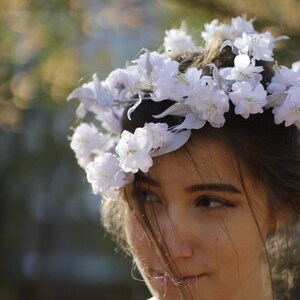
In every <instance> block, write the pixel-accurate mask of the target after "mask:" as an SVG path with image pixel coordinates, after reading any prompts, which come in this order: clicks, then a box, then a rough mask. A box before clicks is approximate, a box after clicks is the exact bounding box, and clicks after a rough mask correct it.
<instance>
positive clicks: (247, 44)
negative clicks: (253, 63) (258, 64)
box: [233, 31, 275, 61]
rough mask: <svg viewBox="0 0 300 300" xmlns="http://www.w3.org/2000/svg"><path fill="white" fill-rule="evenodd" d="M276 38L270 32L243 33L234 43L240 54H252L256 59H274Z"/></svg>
mask: <svg viewBox="0 0 300 300" xmlns="http://www.w3.org/2000/svg"><path fill="white" fill-rule="evenodd" d="M274 41H275V40H274V38H273V36H272V34H271V33H270V32H268V31H267V32H264V33H252V34H247V33H245V32H244V33H243V35H242V37H241V38H237V39H235V41H234V43H233V45H234V46H235V47H236V48H237V49H238V50H239V53H240V54H247V55H249V56H252V57H253V58H254V59H255V60H265V61H273V60H274V59H273V48H274Z"/></svg>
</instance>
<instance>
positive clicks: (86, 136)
mask: <svg viewBox="0 0 300 300" xmlns="http://www.w3.org/2000/svg"><path fill="white" fill-rule="evenodd" d="M70 146H71V149H72V150H73V151H74V153H75V156H76V158H77V162H78V164H79V165H80V166H81V167H82V168H84V167H85V166H86V165H87V164H88V163H89V162H90V161H92V159H93V156H94V155H95V154H96V153H98V152H99V151H101V150H102V151H106V150H108V149H109V148H110V147H112V146H113V144H112V139H111V138H110V137H108V136H107V135H105V134H103V133H101V132H99V131H98V130H97V128H96V127H95V126H94V125H93V124H86V123H82V124H80V125H79V126H78V127H77V128H76V129H75V131H74V134H73V136H72V138H71V143H70Z"/></svg>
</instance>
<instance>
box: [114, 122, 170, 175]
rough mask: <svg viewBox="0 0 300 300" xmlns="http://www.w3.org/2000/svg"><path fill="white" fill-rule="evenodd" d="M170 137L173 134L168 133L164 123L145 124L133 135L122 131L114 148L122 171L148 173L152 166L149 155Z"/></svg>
mask: <svg viewBox="0 0 300 300" xmlns="http://www.w3.org/2000/svg"><path fill="white" fill-rule="evenodd" d="M172 137H173V134H172V133H171V132H169V131H168V125H167V124H165V123H156V124H155V123H146V124H145V126H144V127H143V128H137V129H136V130H135V131H134V133H133V134H132V133H130V132H129V131H126V130H124V131H123V132H122V135H121V138H120V141H119V143H118V145H117V146H116V153H117V154H118V155H119V157H120V158H119V160H120V166H121V168H122V170H124V171H125V172H132V173H136V172H138V170H141V171H142V172H144V173H146V172H148V171H149V168H150V167H151V166H152V164H153V161H152V158H151V154H152V153H153V152H155V150H157V149H158V148H159V147H161V146H163V144H164V143H166V142H169V141H170V140H171V139H172Z"/></svg>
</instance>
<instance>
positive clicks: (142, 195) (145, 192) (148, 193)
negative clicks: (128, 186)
mask: <svg viewBox="0 0 300 300" xmlns="http://www.w3.org/2000/svg"><path fill="white" fill-rule="evenodd" d="M147 196H148V197H149V196H150V197H154V198H156V200H150V199H149V200H146V199H145V198H146V197H147ZM134 197H135V198H136V199H137V200H139V201H141V202H144V203H161V200H160V199H159V197H158V196H157V195H156V194H155V193H153V192H151V191H148V190H143V189H140V190H136V191H134Z"/></svg>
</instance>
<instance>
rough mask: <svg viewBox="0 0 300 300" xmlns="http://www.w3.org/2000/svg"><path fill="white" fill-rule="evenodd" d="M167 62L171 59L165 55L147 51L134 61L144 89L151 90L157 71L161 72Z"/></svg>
mask: <svg viewBox="0 0 300 300" xmlns="http://www.w3.org/2000/svg"><path fill="white" fill-rule="evenodd" d="M167 61H169V59H167V57H166V56H165V55H163V54H159V53H158V52H156V51H153V52H149V51H145V53H143V54H141V55H140V57H139V58H137V59H136V60H133V61H132V62H133V63H134V64H135V65H136V70H137V74H138V75H139V76H140V84H143V86H142V87H143V88H145V89H147V88H148V89H151V87H152V82H153V81H154V80H155V78H156V76H155V74H156V73H157V70H160V69H161V68H162V67H163V65H164V64H165V63H166V62H167Z"/></svg>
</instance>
